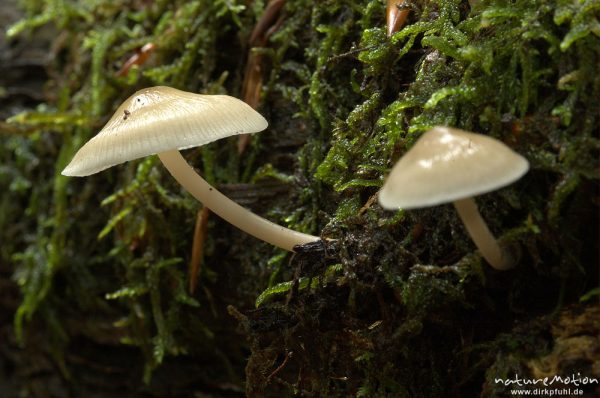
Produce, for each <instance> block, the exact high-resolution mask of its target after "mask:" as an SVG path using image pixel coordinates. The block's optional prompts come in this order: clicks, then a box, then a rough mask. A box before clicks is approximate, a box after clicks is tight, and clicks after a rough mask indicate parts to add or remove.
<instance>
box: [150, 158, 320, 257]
mask: <svg viewBox="0 0 600 398" xmlns="http://www.w3.org/2000/svg"><path fill="white" fill-rule="evenodd" d="M158 157H159V158H160V160H161V162H162V163H163V164H164V166H165V167H166V168H167V170H169V173H171V175H172V176H173V178H175V179H176V180H177V181H178V182H179V184H181V186H183V187H184V188H185V189H186V190H187V191H188V192H189V193H190V194H192V196H194V197H195V198H196V199H198V200H199V201H200V202H202V203H203V204H204V205H205V206H206V207H208V208H209V209H210V210H211V211H212V212H213V213H215V214H216V215H218V216H219V217H221V218H223V219H224V220H225V221H227V222H229V223H230V224H232V225H234V226H236V227H238V228H239V229H241V230H242V231H244V232H246V233H248V234H250V235H252V236H254V237H256V238H258V239H260V240H263V241H265V242H267V243H270V244H272V245H275V246H277V247H280V248H282V249H285V250H289V251H293V248H294V246H295V245H301V244H304V243H309V242H315V241H318V240H319V239H320V238H319V237H317V236H312V235H307V234H303V233H301V232H296V231H294V230H291V229H288V228H284V227H282V226H280V225H277V224H275V223H272V222H271V221H269V220H266V219H264V218H262V217H259V216H257V215H256V214H254V213H252V212H251V211H249V210H247V209H245V208H243V207H242V206H240V205H238V204H237V203H235V202H234V201H232V200H231V199H229V198H228V197H227V196H225V195H223V194H222V193H221V192H219V191H217V190H216V189H215V188H213V187H212V186H211V185H210V184H209V183H208V182H206V180H205V179H204V178H202V177H201V176H200V175H198V174H197V173H196V172H195V171H194V169H193V168H192V167H191V166H190V165H189V164H188V163H187V162H186V160H185V159H184V158H183V156H181V153H179V151H178V150H171V151H165V152H161V153H159V154H158Z"/></svg>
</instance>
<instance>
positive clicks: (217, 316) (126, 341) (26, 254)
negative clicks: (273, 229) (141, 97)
mask: <svg viewBox="0 0 600 398" xmlns="http://www.w3.org/2000/svg"><path fill="white" fill-rule="evenodd" d="M24 3H25V9H26V11H27V13H28V17H27V18H25V19H24V20H22V21H21V22H18V23H17V24H15V25H13V26H12V27H11V28H9V30H8V34H9V36H11V37H21V36H24V35H26V34H27V32H29V31H31V30H32V29H37V28H39V27H40V26H43V25H47V24H53V25H54V26H56V27H57V28H58V30H59V31H60V32H61V33H60V34H58V35H57V37H56V39H55V40H54V46H53V48H52V50H51V62H50V64H49V65H48V70H49V76H50V78H49V81H48V82H47V86H46V87H47V89H46V100H45V102H44V103H43V104H40V105H38V106H37V108H35V109H27V110H24V112H23V113H20V114H18V115H16V116H13V117H12V118H11V119H9V124H6V125H4V124H3V125H0V128H1V129H2V132H3V135H2V136H0V140H2V142H3V145H2V146H1V147H0V159H2V162H3V166H2V168H0V186H1V187H2V189H3V191H4V192H5V193H6V194H5V196H3V199H2V201H1V202H0V215H2V218H0V240H2V241H3V242H9V243H7V244H3V245H2V248H1V252H0V253H1V256H2V257H1V261H2V262H3V263H10V264H11V269H12V271H13V278H14V280H16V281H17V283H18V285H19V289H20V291H21V294H22V301H21V304H20V306H19V309H18V310H17V313H16V317H15V327H16V331H17V335H18V336H19V338H20V340H21V343H23V344H26V343H27V341H28V340H31V339H32V336H35V327H34V325H36V324H42V325H45V326H47V327H49V328H50V330H51V331H52V332H51V333H50V335H51V338H50V341H51V344H50V345H49V347H50V348H51V350H52V352H53V356H54V358H55V361H56V362H57V363H59V364H61V365H60V366H61V369H63V373H64V374H65V375H67V374H70V372H72V371H73V369H72V368H73V366H72V363H70V362H69V360H68V358H65V356H64V353H65V352H68V350H69V349H70V348H72V344H73V342H72V341H73V336H74V335H76V333H77V332H76V330H77V328H78V325H80V324H81V323H82V319H83V320H85V318H86V316H85V314H89V313H94V314H98V319H99V322H100V320H101V322H102V323H109V324H112V326H110V327H108V328H106V329H103V330H105V332H104V333H100V335H101V336H97V335H92V332H90V330H93V329H94V328H93V326H92V327H88V328H85V330H86V331H85V332H84V333H85V334H86V336H87V337H88V338H90V339H92V340H94V341H102V340H103V339H107V337H106V335H108V334H110V333H114V334H115V335H116V336H118V338H116V339H115V338H112V339H109V340H111V342H112V343H111V344H114V345H115V346H117V347H119V346H125V345H133V346H135V347H138V348H139V351H140V352H141V353H142V354H143V357H144V364H140V368H141V367H143V368H144V369H143V370H142V371H140V372H139V373H140V375H143V378H144V379H145V381H146V382H147V383H152V382H153V381H152V375H153V374H154V375H156V374H158V377H159V379H160V375H161V371H165V372H166V371H167V370H166V369H169V368H170V366H173V364H178V363H180V364H181V365H180V366H182V367H185V366H187V365H186V364H187V363H186V362H185V361H186V360H187V359H189V358H192V359H197V358H201V357H203V358H210V359H212V360H213V361H214V362H213V365H211V366H206V367H204V368H203V369H204V371H205V372H206V373H204V374H203V376H198V377H197V378H196V379H193V378H192V381H190V380H187V379H186V380H183V381H180V380H177V382H180V383H183V385H194V382H202V383H207V382H208V381H210V380H211V378H214V379H215V380H218V383H234V384H235V385H236V386H237V387H236V388H237V390H236V391H238V393H239V391H240V389H241V388H242V386H241V385H242V368H243V367H244V365H245V366H246V371H245V377H246V380H245V390H246V393H247V394H248V395H249V396H292V395H299V396H348V395H356V396H399V397H402V396H406V397H421V396H422V397H430V396H448V395H453V396H470V395H476V394H479V393H480V392H481V391H482V388H484V387H482V386H485V383H489V382H490V373H489V372H491V370H488V371H486V369H495V368H496V365H494V363H493V358H490V357H489V356H488V355H486V354H485V353H483V352H482V351H481V350H480V349H478V347H496V346H498V344H500V345H501V344H502V341H505V340H504V339H505V337H502V336H507V335H508V336H510V335H511V333H512V332H510V330H511V325H513V324H514V323H517V322H521V321H522V320H526V319H530V318H533V317H536V316H537V315H539V314H548V313H551V312H552V311H554V310H555V309H556V308H558V307H559V306H561V305H563V304H565V303H570V302H573V301H576V300H577V299H578V298H579V297H580V296H582V295H584V294H586V292H588V291H590V290H592V289H593V288H595V287H597V282H596V281H597V279H598V269H597V264H598V256H597V251H596V250H595V249H594V248H595V247H596V246H597V241H598V229H597V211H598V208H597V196H598V192H597V183H598V163H597V159H598V157H599V152H600V141H599V137H598V128H597V126H598V124H599V123H600V115H599V112H598V107H597V105H596V104H597V98H599V97H600V78H599V77H598V73H597V71H598V65H600V38H599V34H598V29H597V26H598V7H597V5H596V3H595V2H594V1H581V2H572V1H565V0H554V1H550V0H536V1H525V0H522V1H521V0H516V1H504V0H491V1H487V2H480V3H479V4H477V5H475V6H473V7H472V8H471V7H470V6H469V4H468V3H467V2H464V1H458V0H432V1H423V2H413V3H412V4H411V14H410V16H409V20H408V24H407V25H406V26H405V27H404V28H403V29H402V30H400V31H399V32H397V33H395V34H394V35H393V36H392V37H391V38H387V37H386V35H385V26H384V20H385V16H384V13H385V7H384V4H383V2H378V1H367V0H352V1H344V2H340V1H334V0H327V1H320V2H309V1H304V0H294V1H292V0H288V1H287V2H286V4H285V6H284V8H283V17H282V19H281V20H280V21H279V26H278V28H277V29H276V30H275V32H274V33H273V34H272V35H271V36H270V38H269V40H268V43H267V48H263V49H258V50H257V51H260V52H261V54H264V59H265V61H264V62H265V63H264V65H263V66H264V70H265V72H264V76H263V78H264V86H263V96H262V105H261V111H262V112H263V113H264V114H265V115H266V116H267V118H268V119H269V120H270V122H271V127H270V129H269V130H268V131H267V132H264V133H261V134H259V135H257V136H256V137H254V138H253V141H252V145H251V147H250V149H249V151H248V154H247V155H244V156H242V157H241V158H240V157H238V155H237V153H236V149H235V144H234V143H233V142H231V143H227V144H225V145H221V146H217V145H211V146H208V147H207V148H205V149H202V150H193V151H190V153H188V154H187V155H186V156H188V158H189V160H190V162H191V163H192V164H194V165H195V166H196V167H199V168H201V169H202V171H203V173H205V175H206V176H207V179H208V180H210V181H211V182H213V183H215V184H217V185H220V184H223V185H231V184H232V183H238V182H240V181H243V182H248V181H251V182H252V183H254V184H255V183H257V182H260V181H277V182H278V183H279V184H282V185H285V186H286V190H285V192H286V194H283V195H282V194H280V193H279V194H277V193H275V194H273V195H272V196H270V197H269V198H268V199H267V200H262V199H260V200H250V201H249V202H248V204H247V205H248V206H250V207H252V208H253V209H254V210H255V211H257V212H259V213H262V214H267V215H268V216H269V217H271V218H272V219H274V220H276V221H278V222H280V223H281V224H285V225H288V226H290V227H291V228H295V229H298V230H302V231H306V232H311V233H321V234H322V235H323V236H325V237H329V238H334V239H336V240H335V241H330V242H328V243H327V244H325V245H321V246H318V245H317V246H310V245H309V246H307V247H304V248H300V249H299V250H298V252H297V253H296V254H294V255H293V256H288V255H286V254H285V253H282V252H280V251H278V250H275V249H272V248H268V247H266V246H265V245H263V244H260V243H258V242H256V241H254V240H253V239H252V238H248V237H245V236H243V234H241V233H239V232H236V231H233V230H231V229H230V228H229V227H227V226H226V225H224V223H222V222H220V221H219V220H216V219H211V221H210V223H209V229H210V231H211V235H210V236H209V237H208V238H207V242H206V249H207V250H206V255H205V264H204V267H203V270H202V281H203V282H202V283H203V286H202V289H200V290H199V292H198V293H196V294H195V295H194V296H191V295H190V294H189V293H187V292H186V290H185V286H187V282H186V278H187V276H186V272H185V267H186V263H187V262H188V261H189V255H188V253H189V251H190V245H191V240H192V238H191V231H192V230H193V220H194V218H195V217H194V214H195V211H196V210H197V208H198V205H197V204H196V203H194V202H193V201H192V200H191V199H190V198H189V197H188V196H187V195H186V194H185V193H184V192H182V191H181V190H180V188H178V187H177V186H176V184H175V183H174V182H173V181H171V180H170V179H169V178H168V175H167V173H165V172H164V171H163V170H162V169H161V168H160V167H158V165H157V162H156V161H155V159H153V158H149V159H146V160H142V161H137V162H131V163H129V164H127V165H124V166H121V167H119V168H117V169H113V170H110V171H106V172H104V173H102V174H99V175H97V176H94V177H90V178H87V179H81V180H80V179H66V178H65V177H62V176H61V175H60V170H62V168H63V167H64V165H65V164H66V162H67V161H68V160H69V159H70V158H71V156H72V155H73V154H74V152H75V151H76V150H77V148H78V147H79V146H80V145H81V144H82V143H83V142H84V141H85V140H86V139H88V138H89V137H90V136H91V135H92V134H93V133H94V132H95V131H97V129H98V128H99V127H100V126H101V125H102V124H103V123H104V121H105V120H106V119H107V117H108V115H110V114H111V113H112V109H114V108H115V107H116V104H118V103H119V102H120V101H122V100H123V99H125V98H126V97H127V96H128V95H130V94H131V93H133V92H134V91H135V90H136V89H139V88H141V87H144V86H149V85H170V86H174V87H178V88H182V89H187V90H189V91H204V92H210V93H229V94H231V95H236V96H239V94H240V90H241V83H242V74H243V71H244V68H245V58H244V57H243V56H240V54H244V53H245V52H247V50H248V48H247V44H246V39H247V37H248V35H249V34H250V31H251V29H252V26H253V24H254V23H255V21H256V20H257V19H258V18H259V17H260V15H261V13H262V12H263V9H264V3H265V2H261V1H256V2H252V4H251V5H249V4H246V3H247V2H242V1H232V0H227V1H225V0H222V1H221V0H219V1H204V0H196V1H191V2H184V1H176V2H165V1H155V2H135V1H134V2H126V3H125V2H124V3H120V4H119V6H118V7H117V6H115V5H113V4H112V3H111V4H109V3H106V2H97V1H95V2H91V1H90V2H87V1H84V2H70V1H56V0H53V1H51V0H48V1H41V2H40V1H27V2H24ZM150 42H151V43H154V44H155V45H156V50H155V51H154V52H153V53H152V54H151V55H150V57H149V58H148V60H147V61H146V62H144V63H142V64H140V65H136V66H133V67H131V68H130V69H129V70H128V71H126V72H125V73H123V74H120V73H119V71H120V70H121V69H122V67H123V65H124V64H125V62H126V61H127V60H128V59H129V58H130V57H132V56H135V55H136V50H138V49H139V48H141V46H143V45H144V44H146V43H150ZM437 124H446V125H452V126H456V127H460V128H464V129H468V130H473V131H478V132H480V133H483V134H488V135H491V136H494V137H496V138H499V139H501V140H502V141H504V142H506V143H507V144H508V145H510V146H511V147H513V148H514V149H515V150H517V151H518V152H521V153H522V154H524V155H525V156H526V157H527V158H528V159H529V161H530V163H531V166H532V167H531V171H530V173H529V174H528V175H527V176H526V177H525V178H524V179H523V181H521V182H518V183H516V184H514V185H513V186H511V187H508V188H505V189H503V190H501V191H499V192H496V193H492V194H489V195H485V196H482V197H480V198H478V199H477V200H478V204H479V205H480V208H481V210H482V213H483V214H484V218H485V219H486V220H487V221H488V222H489V225H490V228H491V229H492V230H493V232H494V233H495V234H496V235H497V236H500V237H501V239H502V240H503V242H505V243H506V244H507V245H509V246H514V247H515V249H516V250H517V251H518V252H519V253H520V260H519V265H518V267H517V268H515V270H513V271H509V272H506V273H499V272H495V271H492V270H490V269H489V268H488V267H487V265H486V264H485V263H484V261H483V260H482V259H481V258H480V257H479V256H478V254H477V253H476V252H475V248H474V246H473V245H472V244H471V242H470V240H469V239H468V237H467V235H466V233H465V231H464V230H463V228H462V226H461V224H460V222H459V220H458V218H457V217H456V215H455V214H454V211H453V209H452V208H451V207H450V206H440V207H437V208H433V209H424V210H418V211H410V212H396V213H394V212H385V211H383V210H382V209H381V208H380V207H379V206H378V204H377V202H376V200H375V197H374V195H375V194H376V192H377V190H378V188H379V187H380V186H381V185H382V183H383V178H384V177H385V175H386V173H387V171H388V170H389V168H390V167H391V166H392V165H393V163H394V162H395V161H396V160H397V159H398V158H399V157H400V156H401V155H402V154H403V153H404V152H405V151H406V150H407V149H408V148H409V147H410V146H411V145H412V143H413V142H414V141H415V140H416V139H417V138H418V137H419V135H420V134H421V133H422V132H424V131H426V130H427V129H428V128H430V127H431V126H434V125H437ZM9 126H10V127H9ZM257 189H260V188H257ZM232 193H233V194H234V195H235V189H232ZM15 214H19V215H22V216H21V217H15V216H14V215H15ZM594 220H596V221H594ZM265 289H266V290H265ZM261 292H262V294H261ZM257 298H258V300H257ZM228 305H229V306H230V307H229V313H230V314H232V315H233V317H229V316H228V315H227V314H226V312H225V308H226V307H227V306H228ZM255 305H257V306H256V307H255ZM234 320H235V321H237V322H238V323H239V325H240V329H241V331H242V333H243V334H244V335H245V336H246V337H247V338H248V342H247V345H246V343H245V342H244V341H241V340H240V339H239V337H238V336H236V335H235V331H234V325H233V323H234ZM88 321H89V320H88ZM86 322H87V321H86ZM89 322H91V324H92V325H93V324H94V322H93V321H89ZM74 325H75V326H74ZM502 333H508V334H504V335H502ZM115 340H116V341H115ZM246 349H249V350H250V357H249V360H248V362H247V364H246V363H245V358H246V354H247V352H246V351H244V350H246ZM178 361H180V362H178ZM140 363H141V361H140ZM215 364H216V365H215ZM176 366H177V365H176ZM490 367H491V368H490ZM215 369H216V370H220V371H221V373H220V375H219V376H215V373H219V372H218V371H216V370H215ZM153 372H154V373H153ZM207 375H210V376H207ZM138 376H139V375H138ZM589 376H590V377H591V376H594V375H589ZM595 376H596V377H598V375H595ZM161 380H162V381H161V383H166V384H169V381H168V380H166V381H165V380H164V379H161ZM171 382H172V383H175V380H172V381H171ZM185 383H188V384H185Z"/></svg>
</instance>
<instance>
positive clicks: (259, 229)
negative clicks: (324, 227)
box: [62, 86, 319, 250]
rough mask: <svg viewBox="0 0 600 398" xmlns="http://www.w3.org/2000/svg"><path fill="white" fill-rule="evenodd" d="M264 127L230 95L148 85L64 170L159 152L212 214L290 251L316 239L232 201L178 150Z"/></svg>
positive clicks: (80, 173)
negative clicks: (198, 92)
mask: <svg viewBox="0 0 600 398" xmlns="http://www.w3.org/2000/svg"><path fill="white" fill-rule="evenodd" d="M267 126H268V122H267V121H266V120H265V118H264V117H262V115H261V114H260V113H258V112H256V111H255V110H254V109H252V107H250V106H249V105H248V104H246V103H244V102H243V101H240V100H239V99H237V98H234V97H229V96H227V95H202V94H194V93H189V92H185V91H181V90H177V89H175V88H172V87H164V86H158V87H148V88H145V89H142V90H139V91H137V92H136V93H134V94H133V95H132V96H131V97H129V98H128V99H127V100H125V102H123V103H122V104H121V106H119V108H118V109H117V110H116V112H115V113H114V114H113V116H112V117H111V118H110V119H109V121H108V122H107V123H106V125H105V126H104V127H103V128H102V130H100V132H99V133H98V134H96V136H94V137H93V138H92V139H90V140H89V141H88V142H87V143H86V144H85V145H83V146H82V147H81V148H80V149H79V151H77V153H76V154H75V156H73V159H72V160H71V162H70V163H69V164H68V165H67V167H65V169H64V170H63V171H62V174H63V175H65V176H72V177H84V176H89V175H92V174H95V173H98V172H100V171H102V170H105V169H107V168H109V167H112V166H115V165H117V164H121V163H123V162H127V161H130V160H133V159H139V158H142V157H144V156H149V155H153V154H158V156H159V157H160V159H161V160H162V162H163V163H164V165H165V166H166V168H167V169H168V170H169V172H170V173H171V174H172V175H173V177H174V178H175V179H176V180H177V181H179V183H180V184H181V185H182V186H183V187H184V188H185V189H186V190H187V191H188V192H190V193H191V194H192V195H193V196H194V197H196V198H197V199H198V200H200V201H201V202H202V203H204V205H205V206H206V207H208V208H209V209H211V210H212V211H213V212H214V213H216V214H217V215H219V216H221V217H222V218H223V219H225V220H226V221H229V222H230V223H231V224H233V225H234V226H236V227H238V228H239V229H241V230H242V231H245V232H247V233H249V234H250V235H253V236H255V237H257V238H258V239H262V240H264V241H266V242H268V243H271V244H273V245H275V246H278V247H281V248H282V249H286V250H293V248H294V246H295V245H300V244H304V243H308V242H315V241H318V240H319V238H318V237H316V236H312V235H306V234H303V233H300V232H296V231H292V230H290V229H287V228H284V227H281V226H279V225H277V224H274V223H272V222H270V221H268V220H265V219H263V218H261V217H259V216H257V215H255V214H253V213H252V212H250V211H248V210H246V209H244V208H243V207H242V206H240V205H238V204H236V203H234V202H232V201H231V200H230V199H229V198H227V197H226V196H225V195H223V194H221V193H220V192H218V191H217V190H216V189H215V188H213V187H211V186H210V185H209V184H208V183H207V182H206V181H205V180H204V179H203V178H202V177H200V176H199V175H198V174H196V172H195V171H194V169H193V168H191V167H190V166H189V165H188V164H187V162H186V161H185V159H184V158H183V156H181V154H180V153H179V150H182V149H187V148H193V147H197V146H201V145H204V144H208V143H209V142H213V141H216V140H218V139H221V138H226V137H231V136H233V135H238V134H242V133H256V132H258V131H262V130H264V129H266V128H267Z"/></svg>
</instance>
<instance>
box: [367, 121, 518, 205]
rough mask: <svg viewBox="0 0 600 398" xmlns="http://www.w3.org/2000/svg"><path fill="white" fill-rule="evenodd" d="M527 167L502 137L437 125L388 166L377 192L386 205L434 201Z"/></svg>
mask: <svg viewBox="0 0 600 398" xmlns="http://www.w3.org/2000/svg"><path fill="white" fill-rule="evenodd" d="M528 169H529V163H528V162H527V160H526V159H525V158H524V157H523V156H521V155H519V154H517V153H515V152H514V151H512V150H511V149H510V148H508V147H507V146H506V145H505V144H503V143H502V142H500V141H498V140H496V139H494V138H491V137H488V136H485V135H481V134H475V133H469V132H466V131H463V130H459V129H455V128H451V127H439V126H438V127H435V128H433V129H432V130H429V131H428V132H426V133H425V134H423V136H422V137H421V138H420V139H419V140H418V141H417V142H416V143H415V145H414V146H413V147H412V148H411V149H410V151H408V152H407V153H406V154H405V155H404V156H403V157H402V158H401V159H400V160H399V161H398V163H396V165H395V166H394V168H393V169H392V171H391V173H390V175H389V176H388V178H387V180H386V182H385V184H384V186H383V188H382V189H381V191H380V192H379V203H380V204H381V206H382V207H384V208H386V209H398V208H402V209H412V208H419V207H428V206H435V205H438V204H442V203H447V202H453V201H455V200H459V199H463V198H468V197H472V196H476V195H479V194H483V193H486V192H490V191H493V190H496V189H499V188H501V187H503V186H506V185H508V184H510V183H512V182H514V181H516V180H518V179H519V178H521V176H523V174H525V173H526V172H527V170H528Z"/></svg>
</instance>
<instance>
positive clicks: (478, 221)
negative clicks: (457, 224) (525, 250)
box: [453, 198, 514, 270]
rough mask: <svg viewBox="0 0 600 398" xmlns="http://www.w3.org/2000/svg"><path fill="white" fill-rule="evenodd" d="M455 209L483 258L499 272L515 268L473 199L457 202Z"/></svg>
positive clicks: (455, 202)
mask: <svg viewBox="0 0 600 398" xmlns="http://www.w3.org/2000/svg"><path fill="white" fill-rule="evenodd" d="M453 203H454V207H455V208H456V211H457V212H458V215H459V216H460V219H461V220H462V222H463V224H464V225H465V228H467V232H468V233H469V235H470V236H471V239H473V242H475V246H477V248H478V249H479V251H480V252H481V255H482V256H483V258H485V259H486V261H487V262H488V263H489V264H490V265H491V266H492V267H494V268H496V269H498V270H507V269H510V268H512V267H513V266H514V264H513V261H511V259H510V258H508V257H509V256H507V253H506V252H505V251H503V250H502V249H501V248H500V246H499V245H498V242H497V241H496V238H494V235H492V233H491V232H490V230H489V229H488V227H487V224H486V223H485V221H483V218H482V217H481V214H480V213H479V210H478V209H477V205H476V204H475V201H474V200H473V198H466V199H461V200H455V201H454V202H453Z"/></svg>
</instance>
